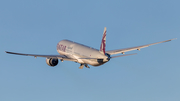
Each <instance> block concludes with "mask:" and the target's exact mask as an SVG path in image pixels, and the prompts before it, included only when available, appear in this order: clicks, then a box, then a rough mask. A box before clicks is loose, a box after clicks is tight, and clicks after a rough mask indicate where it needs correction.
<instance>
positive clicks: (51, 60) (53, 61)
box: [46, 58, 58, 67]
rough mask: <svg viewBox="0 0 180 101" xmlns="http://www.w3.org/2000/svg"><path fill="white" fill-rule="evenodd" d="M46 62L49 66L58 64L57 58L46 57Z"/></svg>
mask: <svg viewBox="0 0 180 101" xmlns="http://www.w3.org/2000/svg"><path fill="white" fill-rule="evenodd" d="M46 63H47V64H48V65H49V66H52V67H54V66H56V65H57V64H58V58H46Z"/></svg>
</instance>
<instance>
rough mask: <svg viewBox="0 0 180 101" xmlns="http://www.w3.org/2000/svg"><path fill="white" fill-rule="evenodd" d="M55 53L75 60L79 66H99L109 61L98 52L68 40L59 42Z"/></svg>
mask: <svg viewBox="0 0 180 101" xmlns="http://www.w3.org/2000/svg"><path fill="white" fill-rule="evenodd" d="M57 52H58V53H59V54H61V55H66V56H68V57H70V58H73V59H76V60H77V61H76V62H78V63H80V64H90V65H92V66H99V65H102V64H104V63H106V62H108V61H109V60H107V58H108V56H106V55H104V54H102V53H100V52H99V50H97V49H94V48H91V47H88V46H85V45H82V44H79V43H76V42H72V41H69V40H62V41H60V42H59V43H58V44H57ZM82 58H83V59H82ZM88 58H89V59H88ZM93 58H94V59H93Z"/></svg>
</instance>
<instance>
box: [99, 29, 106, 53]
mask: <svg viewBox="0 0 180 101" xmlns="http://www.w3.org/2000/svg"><path fill="white" fill-rule="evenodd" d="M105 49H106V27H104V32H103V37H102V41H101V47H100V52H101V53H102V54H104V55H105Z"/></svg>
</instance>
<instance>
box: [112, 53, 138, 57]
mask: <svg viewBox="0 0 180 101" xmlns="http://www.w3.org/2000/svg"><path fill="white" fill-rule="evenodd" d="M136 54H137V53H134V54H126V55H118V56H113V57H111V58H117V57H123V56H130V55H136Z"/></svg>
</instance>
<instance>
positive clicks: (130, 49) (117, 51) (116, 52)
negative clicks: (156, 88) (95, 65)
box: [106, 38, 176, 55]
mask: <svg viewBox="0 0 180 101" xmlns="http://www.w3.org/2000/svg"><path fill="white" fill-rule="evenodd" d="M175 39H176V38H175ZM175 39H170V40H165V41H161V42H156V43H152V44H147V45H142V46H136V47H130V48H124V49H117V50H110V51H106V53H108V54H110V55H113V54H119V53H122V54H124V53H125V52H128V51H132V50H140V49H141V48H145V47H149V46H151V45H155V44H159V43H164V42H169V41H172V40H175Z"/></svg>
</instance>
